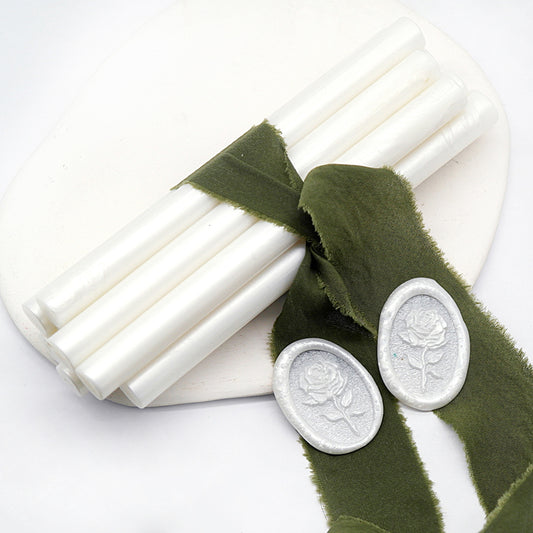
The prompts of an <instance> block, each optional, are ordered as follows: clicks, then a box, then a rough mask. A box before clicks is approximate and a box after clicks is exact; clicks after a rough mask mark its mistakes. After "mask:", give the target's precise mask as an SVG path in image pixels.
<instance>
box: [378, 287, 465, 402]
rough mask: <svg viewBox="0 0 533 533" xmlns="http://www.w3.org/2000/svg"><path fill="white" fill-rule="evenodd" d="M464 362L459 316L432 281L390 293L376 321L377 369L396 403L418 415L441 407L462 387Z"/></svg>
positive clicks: (453, 304)
mask: <svg viewBox="0 0 533 533" xmlns="http://www.w3.org/2000/svg"><path fill="white" fill-rule="evenodd" d="M469 359H470V338H469V335H468V330H467V328H466V325H465V323H464V321H463V318H462V316H461V312H460V311H459V308H458V307H457V305H456V303H455V302H454V301H453V299H452V297H451V296H450V295H449V294H448V293H447V292H446V291H445V290H444V289H443V288H442V287H441V286H440V285H439V284H438V283H437V282H436V281H435V280H433V279H429V278H413V279H411V280H409V281H407V282H405V283H403V284H402V285H400V286H399V287H397V288H396V289H395V290H394V291H393V292H392V293H391V295H390V296H389V298H388V299H387V301H386V302H385V305H384V306H383V309H382V311H381V317H380V321H379V335H378V363H379V370H380V372H381V377H382V378H383V381H384V383H385V385H386V386H387V388H388V389H389V390H390V391H391V393H392V394H394V396H396V398H398V399H399V400H400V401H401V402H403V403H404V404H406V405H408V406H410V407H413V408H415V409H420V410H421V411H430V410H432V409H438V408H439V407H442V406H444V405H446V404H447V403H449V402H451V401H452V400H453V399H454V398H455V397H456V396H457V394H458V393H459V391H460V390H461V388H462V387H463V384H464V382H465V379H466V374H467V371H468V362H469Z"/></svg>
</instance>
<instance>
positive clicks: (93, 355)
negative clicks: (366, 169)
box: [24, 19, 497, 407]
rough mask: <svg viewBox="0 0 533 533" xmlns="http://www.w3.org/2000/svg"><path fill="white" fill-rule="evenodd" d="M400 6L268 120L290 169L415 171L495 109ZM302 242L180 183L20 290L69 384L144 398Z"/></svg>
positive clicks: (236, 322)
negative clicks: (42, 283)
mask: <svg viewBox="0 0 533 533" xmlns="http://www.w3.org/2000/svg"><path fill="white" fill-rule="evenodd" d="M424 46H425V43H424V38H423V36H422V34H421V32H420V30H419V28H418V27H417V26H416V25H415V24H414V23H413V22H412V21H410V20H408V19H400V20H398V21H397V22H396V23H394V24H393V25H392V26H390V27H388V28H386V29H385V30H383V31H381V32H380V33H378V34H377V35H376V36H375V37H374V38H373V39H371V40H370V41H369V42H367V43H366V44H365V45H364V46H363V47H362V48H360V49H359V50H358V51H357V52H356V53H355V54H353V55H352V56H350V57H349V58H347V59H346V60H345V61H344V62H342V63H341V64H339V65H338V66H337V67H335V68H334V69H333V70H331V71H330V72H328V73H327V74H325V75H324V76H323V77H321V78H320V79H318V80H317V81H316V82H315V83H313V84H312V85H311V86H309V87H308V88H307V89H305V90H304V91H303V92H302V93H300V94H299V95H298V96H296V97H295V98H294V99H293V100H291V101H290V102H289V103H287V104H286V105H285V106H283V107H282V108H281V109H280V110H279V111H277V112H276V113H274V114H273V115H271V116H270V117H269V121H270V122H271V123H272V124H273V125H275V126H276V127H277V128H278V129H279V131H281V133H282V135H283V137H284V139H285V141H286V144H287V149H288V153H289V157H290V159H291V161H292V163H293V164H294V166H295V168H296V170H297V171H298V172H299V174H300V175H301V176H302V177H305V175H306V174H307V172H308V171H309V170H310V169H311V168H313V167H314V166H316V165H319V164H324V163H332V162H338V163H346V164H357V165H365V166H373V167H380V166H385V165H387V166H391V167H393V168H394V169H395V170H396V171H397V172H399V173H400V174H402V175H404V176H405V177H406V178H407V179H409V180H410V181H411V183H412V185H413V186H416V185H418V184H419V183H421V182H422V181H423V180H425V179H426V178H427V177H428V176H430V175H431V174H432V173H433V172H434V171H435V170H437V169H438V168H439V167H440V166H442V165H443V164H444V163H446V162H447V161H449V160H450V159H451V158H452V157H454V156H455V155H457V154H458V153H459V152H460V151H461V150H463V149H464V148H465V147H466V146H467V145H469V144H470V143H471V142H472V141H474V140H475V139H476V138H477V137H478V136H480V135H481V134H482V133H483V132H484V131H485V130H487V129H488V127H489V126H490V125H491V124H492V123H493V122H495V120H496V117H497V114H496V111H495V109H494V107H493V105H492V104H491V103H490V102H489V101H488V100H487V98H485V97H484V96H483V95H482V94H479V93H477V92H470V93H468V92H467V90H466V89H465V87H464V84H463V83H462V82H461V80H459V79H458V78H457V77H455V76H453V75H445V74H442V73H441V72H440V69H439V66H438V64H437V62H436V61H435V59H434V58H433V57H432V56H431V55H430V54H429V53H428V52H427V51H425V50H424ZM303 254H304V243H303V242H302V240H301V239H299V238H298V237H297V236H295V235H294V234H292V233H289V232H288V231H286V230H285V229H283V228H281V227H279V226H276V225H274V224H272V223H270V222H266V221H261V220H258V219H256V218H254V217H253V216H251V215H249V214H247V213H245V212H244V211H242V210H240V209H237V208H234V207H232V206H230V205H228V204H225V203H222V202H219V201H217V200H215V199H214V198H212V197H211V196H209V195H207V194H205V193H203V192H200V191H198V190H196V189H194V188H193V187H192V186H190V185H184V186H182V187H180V188H178V189H176V190H173V191H171V192H169V193H168V194H167V195H166V196H165V197H164V198H163V199H162V200H160V201H159V202H158V203H156V204H155V205H154V206H153V207H151V208H150V209H148V210H147V211H146V212H144V213H143V214H141V215H140V216H139V217H138V218H137V219H135V220H134V221H132V222H131V223H130V224H128V225H127V226H125V227H124V228H123V229H122V230H120V231H119V232H118V233H117V234H115V235H114V236H113V237H111V238H110V239H109V240H108V241H106V242H105V243H104V244H102V245H101V246H100V247H98V248H96V249H95V250H93V251H92V252H91V253H89V254H88V255H87V256H86V257H84V258H83V259H82V260H81V261H79V262H78V263H77V264H75V265H74V266H72V267H71V268H70V269H69V270H67V271H66V272H64V273H63V274H62V275H60V276H59V277H58V278H57V279H56V280H55V281H53V282H52V283H50V284H49V285H48V286H46V287H45V288H43V289H42V290H41V291H39V292H38V293H37V294H36V295H35V296H34V297H33V298H31V299H30V300H29V301H28V302H26V303H25V304H24V309H25V311H26V313H27V314H28V316H29V317H30V318H31V319H32V321H33V322H34V323H35V324H36V325H37V327H39V328H40V329H41V330H42V332H43V334H44V335H45V336H46V337H47V340H48V345H49V347H50V354H49V357H50V359H51V360H52V361H53V362H54V363H55V364H56V365H57V369H58V372H59V373H60V375H61V376H62V377H63V378H64V379H65V380H66V381H67V382H69V383H71V384H72V385H73V386H74V387H76V390H78V392H80V393H83V392H85V391H86V390H89V391H90V392H92V393H93V394H94V395H95V396H96V397H97V398H99V399H104V398H106V397H107V396H108V395H109V394H111V393H112V392H113V391H115V390H116V389H118V388H120V389H121V390H122V391H123V392H124V393H125V394H126V396H127V397H128V398H129V399H130V401H131V402H132V403H133V404H135V405H136V406H138V407H145V406H147V405H149V404H150V403H151V402H152V401H153V400H155V399H156V398H157V397H158V396H159V395H160V394H161V393H163V392H164V391H165V390H166V389H167V388H169V387H170V386H172V385H173V384H174V383H176V381H178V380H179V379H180V378H181V377H182V376H183V375H184V374H186V373H187V372H188V371H189V370H190V369H192V368H193V367H194V366H195V365H197V364H198V363H199V362H200V361H201V360H202V359H204V358H205V357H206V356H207V355H208V354H209V353H211V352H212V351H213V350H215V349H216V348H217V347H218V346H219V345H221V344H222V343H223V342H225V341H226V340H227V339H228V338H229V337H231V336H232V335H233V334H235V333H236V332H237V331H238V330H239V329H240V328H242V327H243V326H244V325H246V323H248V322H249V321H250V320H252V319H253V318H254V317H255V316H256V315H258V314H259V313H260V312H261V311H262V310H264V309H265V308H266V307H268V306H269V305H270V304H271V303H272V302H274V301H275V300H276V299H277V298H279V297H280V296H281V295H282V294H284V293H285V292H286V291H287V290H288V288H289V287H290V285H291V283H292V281H293V279H294V276H295V274H296V271H297V269H298V266H299V264H300V262H301V260H302V258H303Z"/></svg>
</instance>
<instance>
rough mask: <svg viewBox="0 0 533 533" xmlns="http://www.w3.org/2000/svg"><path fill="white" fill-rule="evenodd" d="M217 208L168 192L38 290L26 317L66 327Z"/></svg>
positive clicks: (204, 199)
mask: <svg viewBox="0 0 533 533" xmlns="http://www.w3.org/2000/svg"><path fill="white" fill-rule="evenodd" d="M218 203H219V202H218V201H217V200H215V199H214V198H212V197H209V196H208V195H206V194H204V193H202V192H200V191H198V190H196V189H194V188H193V187H191V186H190V185H185V186H183V187H180V188H179V189H177V190H174V191H171V192H169V193H168V194H166V195H165V196H164V197H163V198H162V199H161V200H159V201H158V202H157V203H156V204H155V205H153V206H152V207H150V208H149V209H148V210H146V211H145V212H144V213H142V214H141V215H140V216H138V217H137V218H135V219H134V220H133V221H132V222H130V223H129V224H127V225H126V226H125V227H124V228H122V230H120V231H118V232H117V233H115V234H114V235H113V236H112V237H111V238H110V239H108V240H107V241H105V242H104V243H103V244H101V245H100V246H98V247H97V248H95V249H94V250H93V251H92V252H90V253H89V254H88V255H86V256H85V257H84V258H83V259H81V260H80V261H79V262H78V263H76V264H75V265H73V266H72V267H71V268H69V269H68V270H66V271H65V272H64V273H63V274H61V275H60V276H59V277H58V278H56V279H55V280H54V281H52V283H50V284H49V285H47V286H46V287H45V288H44V289H42V290H41V291H39V292H38V293H37V295H36V297H35V298H36V301H37V305H35V302H34V300H33V299H32V300H30V301H29V302H28V304H27V305H26V306H25V307H24V308H25V311H26V313H28V314H30V315H33V318H32V320H37V321H40V322H41V323H42V324H43V327H44V328H45V329H47V330H50V327H46V324H48V323H50V322H51V323H52V324H53V325H54V326H55V327H57V328H60V327H62V326H64V325H65V324H66V323H67V322H68V321H69V320H71V319H72V318H74V317H75V316H76V315H77V314H79V313H80V312H81V311H83V309H85V308H86V307H87V306H88V305H90V304H91V303H92V302H94V301H95V300H96V299H97V298H99V297H100V296H102V294H104V293H105V292H106V291H107V290H109V289H110V288H111V287H113V286H114V285H115V284H116V283H118V282H119V281H120V280H121V279H122V278H124V277H125V276H126V275H128V274H129V273H130V272H131V271H132V270H134V269H135V268H137V267H138V266H139V265H140V264H142V263H144V261H146V260H147V259H148V258H149V257H151V256H152V255H153V254H154V253H155V252H157V251H158V250H159V249H160V248H162V247H163V246H164V245H165V244H167V243H168V242H169V241H171V240H172V239H173V238H174V237H176V236H177V235H178V234H179V233H181V232H182V231H184V230H185V229H186V228H188V227H189V226H190V225H191V224H192V223H193V222H195V221H196V220H197V219H199V218H200V217H201V216H203V215H204V214H205V213H207V212H208V211H210V210H211V209H212V208H213V207H215V205H217V204H218Z"/></svg>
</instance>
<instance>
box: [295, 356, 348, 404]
mask: <svg viewBox="0 0 533 533" xmlns="http://www.w3.org/2000/svg"><path fill="white" fill-rule="evenodd" d="M346 381H347V380H346V378H345V377H344V376H343V375H342V374H341V373H340V372H339V369H338V368H337V366H336V365H334V364H333V363H330V362H328V361H318V362H316V363H313V364H312V365H309V366H308V367H306V368H305V369H304V371H303V373H302V374H301V376H300V388H301V389H302V390H303V391H305V392H306V393H307V394H308V395H309V396H310V397H311V398H312V399H313V400H314V401H315V402H316V403H317V404H323V403H325V402H327V401H328V400H332V399H333V398H334V397H337V396H339V395H340V394H341V393H342V391H343V390H344V388H345V387H346Z"/></svg>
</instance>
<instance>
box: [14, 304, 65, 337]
mask: <svg viewBox="0 0 533 533" xmlns="http://www.w3.org/2000/svg"><path fill="white" fill-rule="evenodd" d="M22 309H23V310H24V313H26V316H27V317H28V318H29V319H30V321H31V323H32V324H33V325H34V326H35V327H36V328H37V329H38V330H39V331H40V332H41V333H42V334H43V335H44V336H45V337H49V336H50V335H53V334H54V333H55V332H56V331H57V327H56V326H55V325H54V324H53V323H52V321H51V320H50V319H49V317H48V315H47V314H46V312H45V311H44V309H43V308H42V306H41V305H40V304H39V302H38V301H37V299H36V298H35V297H33V298H30V299H29V300H28V301H27V302H25V303H24V304H22Z"/></svg>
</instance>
